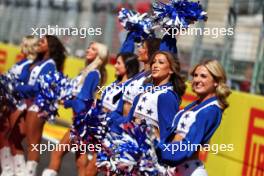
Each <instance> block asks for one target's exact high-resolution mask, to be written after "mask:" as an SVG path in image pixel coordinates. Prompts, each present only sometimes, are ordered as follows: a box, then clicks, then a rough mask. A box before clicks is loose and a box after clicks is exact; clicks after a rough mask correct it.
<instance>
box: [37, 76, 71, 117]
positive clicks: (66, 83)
mask: <svg viewBox="0 0 264 176" xmlns="http://www.w3.org/2000/svg"><path fill="white" fill-rule="evenodd" d="M38 83H39V88H40V93H39V94H38V95H37V97H36V99H35V103H36V105H37V106H38V107H39V108H40V111H41V112H45V113H46V115H45V116H43V118H45V119H46V120H54V119H55V118H56V116H57V115H58V102H59V101H60V100H67V99H70V98H71V97H72V96H71V94H70V92H72V89H73V86H72V85H71V80H70V79H68V78H67V77H65V76H64V75H63V74H62V73H60V72H55V73H49V74H46V75H43V76H40V78H39V79H38Z"/></svg>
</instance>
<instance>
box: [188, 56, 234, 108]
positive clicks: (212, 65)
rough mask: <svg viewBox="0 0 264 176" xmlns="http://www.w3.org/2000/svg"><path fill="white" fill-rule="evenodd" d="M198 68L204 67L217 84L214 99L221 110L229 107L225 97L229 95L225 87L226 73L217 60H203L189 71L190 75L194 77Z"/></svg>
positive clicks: (229, 91)
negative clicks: (215, 98)
mask: <svg viewBox="0 0 264 176" xmlns="http://www.w3.org/2000/svg"><path fill="white" fill-rule="evenodd" d="M199 66H204V67H205V68H206V69H207V70H208V71H209V73H210V74H211V75H212V77H213V78H214V81H215V82H216V83H217V87H216V91H215V92H216V97H217V99H218V102H219V104H220V106H221V107H222V108H223V109H226V108H227V107H228V106H229V103H228V102H227V100H226V99H227V97H228V96H229V95H230V94H231V90H230V88H229V87H228V86H227V84H226V81H227V78H226V73H225V70H224V68H223V66H222V65H221V64H220V63H219V62H218V61H217V60H205V61H202V62H201V63H199V64H197V65H196V66H195V67H194V68H193V69H192V71H191V75H192V76H194V72H195V70H196V69H197V68H198V67H199Z"/></svg>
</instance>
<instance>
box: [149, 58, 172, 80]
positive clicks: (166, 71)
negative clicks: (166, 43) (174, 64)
mask: <svg viewBox="0 0 264 176" xmlns="http://www.w3.org/2000/svg"><path fill="white" fill-rule="evenodd" d="M172 73H173V72H172V70H171V68H170V62H169V61H168V59H167V58H166V56H165V55H164V54H157V55H156V56H155V57H154V59H153V62H152V65H151V75H152V78H153V79H154V80H159V81H161V80H169V78H170V75H171V74H172Z"/></svg>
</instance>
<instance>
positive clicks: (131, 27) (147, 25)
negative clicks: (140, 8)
mask: <svg viewBox="0 0 264 176" xmlns="http://www.w3.org/2000/svg"><path fill="white" fill-rule="evenodd" d="M118 18H119V21H120V23H121V25H122V26H123V27H124V28H125V29H126V30H128V31H130V32H134V33H135V35H136V37H135V38H136V41H137V42H140V41H141V40H142V39H147V38H151V37H154V28H155V26H154V23H153V19H152V18H151V17H150V16H148V14H147V13H144V14H140V13H138V12H135V11H133V10H128V9H125V8H122V9H121V10H120V11H119V15H118Z"/></svg>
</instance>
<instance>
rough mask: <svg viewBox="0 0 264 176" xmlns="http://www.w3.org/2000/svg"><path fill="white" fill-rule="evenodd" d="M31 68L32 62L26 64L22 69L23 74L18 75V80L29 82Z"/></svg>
mask: <svg viewBox="0 0 264 176" xmlns="http://www.w3.org/2000/svg"><path fill="white" fill-rule="evenodd" d="M29 69H30V64H28V65H26V66H24V68H23V69H22V72H21V74H20V75H19V77H18V80H19V81H20V82H23V83H27V82H28V79H29V76H30V70H29Z"/></svg>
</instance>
